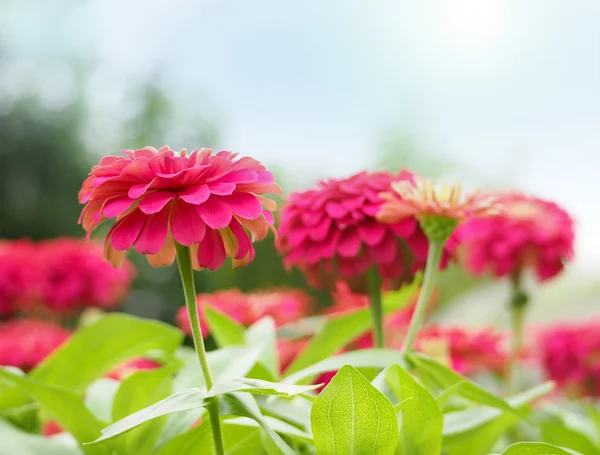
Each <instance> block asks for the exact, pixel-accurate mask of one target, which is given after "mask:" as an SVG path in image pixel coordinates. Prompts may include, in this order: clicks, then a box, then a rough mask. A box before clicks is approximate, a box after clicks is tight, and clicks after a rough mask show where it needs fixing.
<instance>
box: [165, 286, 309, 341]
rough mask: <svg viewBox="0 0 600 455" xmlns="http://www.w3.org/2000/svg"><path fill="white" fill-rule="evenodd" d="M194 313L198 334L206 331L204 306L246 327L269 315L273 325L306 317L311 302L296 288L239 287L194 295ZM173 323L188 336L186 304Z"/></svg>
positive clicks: (205, 333) (189, 331)
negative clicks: (242, 290) (196, 305)
mask: <svg viewBox="0 0 600 455" xmlns="http://www.w3.org/2000/svg"><path fill="white" fill-rule="evenodd" d="M197 301H198V312H199V315H200V327H201V329H202V335H203V336H207V335H208V333H209V330H208V326H207V324H206V321H205V316H204V310H203V309H204V306H209V307H211V308H214V309H216V310H218V311H220V312H222V313H225V314H227V315H228V316H229V317H231V318H232V319H234V320H236V321H237V322H239V323H240V324H242V325H244V326H246V327H249V326H251V325H252V324H254V323H255V322H256V321H258V320H259V319H261V318H263V317H265V316H271V317H272V318H273V320H274V321H275V324H276V325H277V326H281V325H284V324H288V323H291V322H294V321H296V320H298V319H301V318H303V317H305V316H308V315H309V314H310V313H311V311H312V308H313V302H312V300H311V298H310V296H308V295H307V294H306V293H305V292H304V291H301V290H299V289H287V288H281V289H273V290H270V291H266V290H265V291H255V292H248V293H243V292H241V291H240V290H239V289H229V290H226V291H217V292H214V293H212V294H198V297H197ZM176 321H177V325H178V326H179V328H180V329H181V330H183V331H184V332H185V333H187V334H188V335H191V328H190V319H189V315H188V312H187V308H186V307H181V308H180V309H179V311H178V312H177V316H176Z"/></svg>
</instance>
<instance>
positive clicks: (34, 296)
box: [0, 240, 40, 317]
mask: <svg viewBox="0 0 600 455" xmlns="http://www.w3.org/2000/svg"><path fill="white" fill-rule="evenodd" d="M37 265H38V261H36V259H35V246H34V244H33V243H32V242H30V241H28V240H18V241H6V242H0V317H10V316H13V315H14V314H15V313H18V312H19V310H20V309H21V308H22V307H24V306H30V305H32V304H33V303H34V302H36V301H37V300H38V297H39V296H38V291H39V290H38V287H37V283H39V280H40V276H39V270H38V269H37Z"/></svg>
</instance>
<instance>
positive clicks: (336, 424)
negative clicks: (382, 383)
mask: <svg viewBox="0 0 600 455" xmlns="http://www.w3.org/2000/svg"><path fill="white" fill-rule="evenodd" d="M311 423H312V431H313V436H314V440H315V447H316V449H317V453H318V454H319V455H362V454H371V453H372V454H378V455H391V454H393V453H394V450H395V449H396V444H397V441H398V419H397V417H396V412H395V411H394V407H393V406H392V403H390V401H389V400H388V399H387V398H386V397H385V396H384V395H383V394H382V393H381V392H379V391H378V390H377V389H376V388H375V387H373V386H372V385H371V383H370V382H369V381H367V379H366V378H365V377H364V376H362V375H361V374H360V373H359V372H358V371H357V370H356V369H354V368H353V367H351V366H349V365H347V366H344V367H342V368H341V369H340V371H339V372H338V373H337V374H336V375H335V376H334V377H333V379H332V380H331V382H330V383H329V384H328V385H327V387H325V389H324V390H323V391H322V392H321V393H320V394H319V396H318V397H317V399H316V401H315V403H314V404H313V409H312V413H311Z"/></svg>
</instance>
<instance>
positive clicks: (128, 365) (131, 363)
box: [106, 357, 161, 381]
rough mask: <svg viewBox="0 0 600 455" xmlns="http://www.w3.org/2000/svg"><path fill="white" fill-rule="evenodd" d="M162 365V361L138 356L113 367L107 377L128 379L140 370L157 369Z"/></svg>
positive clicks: (118, 379) (120, 379) (119, 379)
mask: <svg viewBox="0 0 600 455" xmlns="http://www.w3.org/2000/svg"><path fill="white" fill-rule="evenodd" d="M160 366H161V364H160V363H158V362H156V361H154V360H152V359H148V358H146V357H136V358H134V359H131V360H128V361H126V362H123V363H122V364H121V365H118V366H117V367H115V368H114V369H112V370H111V371H110V372H109V373H107V374H106V377H107V378H111V379H115V380H117V381H122V380H124V379H127V378H128V377H129V376H131V375H132V374H133V373H135V372H136V371H140V370H155V369H156V368H159V367H160Z"/></svg>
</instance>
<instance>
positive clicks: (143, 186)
mask: <svg viewBox="0 0 600 455" xmlns="http://www.w3.org/2000/svg"><path fill="white" fill-rule="evenodd" d="M153 182H154V180H153V181H152V182H150V183H140V184H139V185H133V186H132V187H131V188H129V191H128V192H127V195H128V196H129V197H130V198H132V199H137V198H139V197H140V196H142V195H143V194H144V193H145V192H146V191H147V190H148V189H149V188H150V185H152V183H153Z"/></svg>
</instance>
